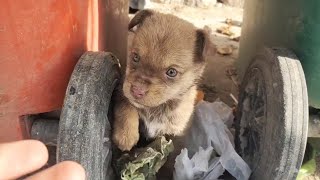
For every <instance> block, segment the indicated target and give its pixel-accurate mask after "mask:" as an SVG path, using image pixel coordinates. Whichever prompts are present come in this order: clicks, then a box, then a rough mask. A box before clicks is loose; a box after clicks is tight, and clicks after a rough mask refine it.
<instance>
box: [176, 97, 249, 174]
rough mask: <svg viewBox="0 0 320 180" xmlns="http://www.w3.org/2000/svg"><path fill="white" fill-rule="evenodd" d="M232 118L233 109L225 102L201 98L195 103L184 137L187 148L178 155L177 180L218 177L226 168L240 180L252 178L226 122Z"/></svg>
mask: <svg viewBox="0 0 320 180" xmlns="http://www.w3.org/2000/svg"><path fill="white" fill-rule="evenodd" d="M230 114H231V115H230ZM232 119H233V115H232V109H231V108H230V107H228V106H227V105H225V104H224V103H223V102H220V101H216V102H214V103H209V102H204V101H202V102H200V103H199V104H198V105H197V106H196V108H195V114H194V120H193V124H192V126H191V129H190V132H189V133H187V135H186V136H185V138H186V139H185V147H186V148H185V149H182V151H181V153H180V154H179V155H178V156H177V157H176V162H175V170H174V174H173V176H174V179H175V180H194V179H199V180H213V179H218V178H219V176H221V175H222V174H223V172H224V170H227V171H228V172H229V173H230V174H231V175H232V176H233V177H235V178H236V179H237V180H247V179H249V177H250V174H251V169H250V168H249V166H248V165H247V164H246V162H245V161H244V160H243V159H242V158H241V157H240V156H239V155H238V154H237V153H236V151H235V150H234V147H233V145H232V143H231V141H230V138H229V135H230V134H231V133H230V131H229V130H228V128H227V126H226V125H225V124H224V122H230V121H232ZM232 141H233V139H232ZM214 152H216V153H217V154H218V155H219V156H215V154H212V153H214ZM189 157H192V158H191V159H190V158H189Z"/></svg>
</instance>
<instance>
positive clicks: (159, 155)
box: [116, 136, 174, 180]
mask: <svg viewBox="0 0 320 180" xmlns="http://www.w3.org/2000/svg"><path fill="white" fill-rule="evenodd" d="M173 150H174V146H173V143H172V141H171V140H169V141H167V140H166V138H165V137H164V136H161V137H158V138H157V139H156V140H154V141H153V142H152V143H151V144H149V145H148V146H147V147H144V148H138V149H134V150H133V151H132V152H130V153H124V154H122V156H121V157H120V158H119V159H118V160H117V166H116V167H117V168H116V169H117V171H118V172H120V174H121V179H122V180H133V179H134V180H145V179H155V178H156V173H157V172H158V171H159V169H160V168H161V167H162V166H163V165H164V163H165V162H166V161H167V157H168V156H169V154H170V153H171V152H172V151H173Z"/></svg>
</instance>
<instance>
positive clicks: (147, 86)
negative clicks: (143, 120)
mask: <svg viewBox="0 0 320 180" xmlns="http://www.w3.org/2000/svg"><path fill="white" fill-rule="evenodd" d="M135 27H137V29H136V30H135V32H134V33H135V34H134V38H133V42H132V46H131V50H130V53H129V57H128V60H127V69H126V77H125V81H124V84H123V91H124V95H125V96H126V97H127V98H128V99H129V101H130V102H131V103H132V104H134V105H135V106H136V107H138V108H147V107H155V106H159V105H160V104H162V103H165V102H167V101H168V100H172V99H179V97H181V96H182V95H183V94H185V93H186V92H187V91H188V90H189V89H190V88H191V87H192V86H194V85H195V82H196V80H198V79H199V78H200V76H201V74H202V72H203V69H204V66H205V61H204V58H203V50H204V46H205V38H206V37H205V34H204V32H203V31H201V30H198V29H196V28H195V27H194V26H193V25H192V24H190V23H188V22H186V21H184V20H181V19H179V18H177V17H175V16H172V15H166V14H161V13H156V12H154V11H151V10H143V11H140V12H139V13H138V14H137V15H136V16H135V17H134V18H133V19H132V20H131V22H130V23H129V29H130V30H131V29H132V28H135Z"/></svg>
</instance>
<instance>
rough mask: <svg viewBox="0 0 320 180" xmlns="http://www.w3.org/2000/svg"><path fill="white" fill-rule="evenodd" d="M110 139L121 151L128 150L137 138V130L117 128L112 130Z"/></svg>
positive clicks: (135, 142)
mask: <svg viewBox="0 0 320 180" xmlns="http://www.w3.org/2000/svg"><path fill="white" fill-rule="evenodd" d="M112 139H113V142H114V143H115V144H116V146H117V147H118V148H119V149H120V150H121V151H130V150H131V149H132V147H133V146H135V145H136V144H137V142H138V140H139V131H136V130H134V129H131V130H130V129H118V130H116V131H114V133H113V137H112Z"/></svg>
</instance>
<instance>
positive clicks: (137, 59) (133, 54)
mask: <svg viewBox="0 0 320 180" xmlns="http://www.w3.org/2000/svg"><path fill="white" fill-rule="evenodd" d="M132 60H133V61H134V62H139V61H140V56H139V55H138V54H137V53H132Z"/></svg>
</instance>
